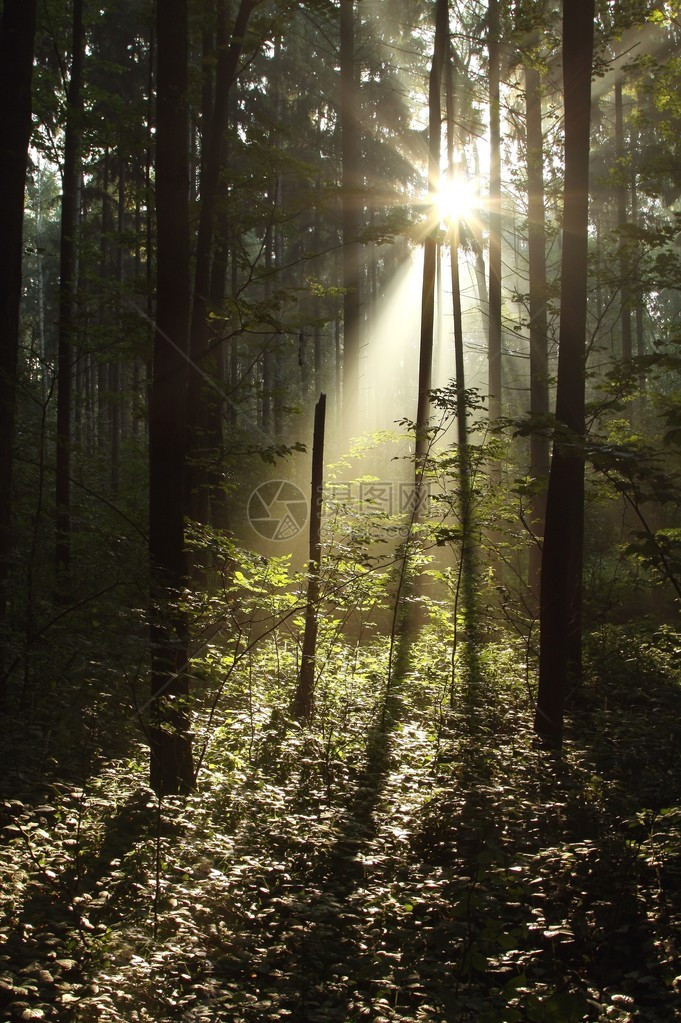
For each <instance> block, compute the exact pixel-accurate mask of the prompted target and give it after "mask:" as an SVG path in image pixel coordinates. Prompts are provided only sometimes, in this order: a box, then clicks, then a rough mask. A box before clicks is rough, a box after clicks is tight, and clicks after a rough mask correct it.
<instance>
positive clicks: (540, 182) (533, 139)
mask: <svg viewBox="0 0 681 1023" xmlns="http://www.w3.org/2000/svg"><path fill="white" fill-rule="evenodd" d="M525 117H526V131H527V220H528V226H527V235H528V263H529V287H530V413H531V415H533V416H546V415H547V413H548V411H549V362H548V314H547V299H548V295H547V290H546V226H545V215H544V146H543V134H542V117H541V83H540V78H539V72H538V71H537V70H536V68H532V67H527V68H525ZM550 461H551V459H550V452H549V440H548V437H547V436H546V432H545V430H533V432H532V433H531V434H530V476H532V478H533V479H535V480H537V481H538V483H539V489H537V491H536V492H535V494H534V495H533V497H532V502H531V505H530V523H531V526H532V529H533V531H534V534H535V538H536V541H535V542H533V543H532V546H531V548H530V571H529V579H530V589H531V591H532V594H533V596H534V598H535V601H536V604H537V606H539V591H540V579H541V546H540V537H541V535H542V534H543V531H544V518H545V515H546V483H547V480H548V476H549V466H550Z"/></svg>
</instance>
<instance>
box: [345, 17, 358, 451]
mask: <svg viewBox="0 0 681 1023" xmlns="http://www.w3.org/2000/svg"><path fill="white" fill-rule="evenodd" d="M354 18H355V12H354V2H353V0H341V2H340V71H341V93H340V123H341V140H342V148H341V152H342V163H343V180H342V187H343V192H342V194H343V203H342V214H341V217H342V232H343V288H344V295H343V417H342V418H343V426H344V432H345V433H346V434H350V433H351V431H352V430H353V428H354V427H355V426H356V425H357V412H358V404H359V317H360V243H359V241H358V240H357V238H358V235H359V225H360V217H359V210H360V192H361V186H362V176H361V170H360V144H359V140H360V127H359V116H358V109H357V107H358V96H357V86H356V83H355V28H354Z"/></svg>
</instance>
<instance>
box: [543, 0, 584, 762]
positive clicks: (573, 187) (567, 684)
mask: <svg viewBox="0 0 681 1023" xmlns="http://www.w3.org/2000/svg"><path fill="white" fill-rule="evenodd" d="M593 19H594V0H573V3H571V4H569V5H568V4H565V5H564V8H563V83H564V97H565V185H564V190H565V199H564V209H563V248H562V257H561V306H560V330H559V355H558V389H557V395H556V419H557V426H558V431H561V430H563V431H565V433H564V435H561V433H560V432H557V434H556V438H555V440H554V444H553V458H552V460H551V470H550V473H549V488H548V495H547V502H546V526H545V531H544V552H543V558H542V573H541V608H540V621H541V633H540V653H539V690H538V697H537V709H536V715H535V730H536V731H537V732H538V734H539V735H540V736H541V738H542V739H543V741H544V742H545V743H546V744H547V745H548V746H551V747H554V748H560V746H561V744H562V739H563V711H564V704H565V698H566V695H568V693H569V691H570V689H571V688H572V687H574V686H575V685H576V684H578V683H579V681H580V680H581V670H582V665H581V651H582V630H581V626H582V623H581V602H582V563H583V547H584V452H583V440H584V428H585V423H584V404H585V402H584V397H585V396H584V381H585V352H586V311H587V252H588V209H589V129H590V113H591V71H592V61H593V30H594V23H593Z"/></svg>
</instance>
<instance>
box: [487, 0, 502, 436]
mask: <svg viewBox="0 0 681 1023" xmlns="http://www.w3.org/2000/svg"><path fill="white" fill-rule="evenodd" d="M488 50H489V147H490V156H489V159H490V169H489V323H488V341H487V359H488V381H487V389H488V391H489V420H490V422H491V423H494V422H495V421H496V420H497V419H499V417H500V416H501V384H502V375H501V104H500V98H499V60H500V58H499V0H489V26H488Z"/></svg>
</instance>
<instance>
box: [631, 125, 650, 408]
mask: <svg viewBox="0 0 681 1023" xmlns="http://www.w3.org/2000/svg"><path fill="white" fill-rule="evenodd" d="M637 143H638V139H637V138H636V136H634V138H632V140H631V151H632V160H631V222H632V224H633V225H634V227H638V182H637V177H636V152H637ZM633 290H634V305H635V313H636V315H635V322H636V358H637V359H639V361H640V364H641V368H640V369H639V374H638V392H639V393H638V407H639V415H643V412H644V410H645V405H646V386H647V383H646V372H645V369H644V368H643V362H642V360H643V358H644V357H645V354H646V339H645V333H644V330H643V286H642V284H641V280H640V277H639V276H638V273H637V274H636V279H635V282H634V289H633Z"/></svg>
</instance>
